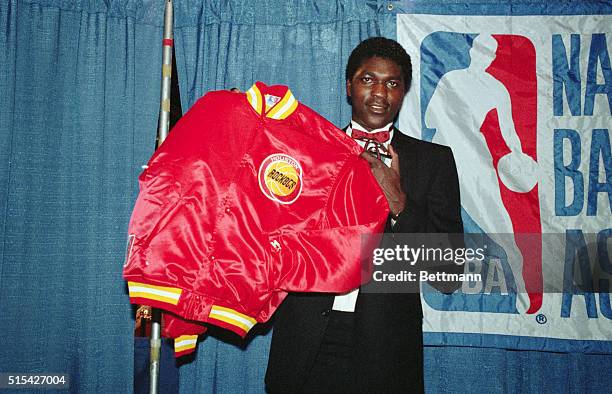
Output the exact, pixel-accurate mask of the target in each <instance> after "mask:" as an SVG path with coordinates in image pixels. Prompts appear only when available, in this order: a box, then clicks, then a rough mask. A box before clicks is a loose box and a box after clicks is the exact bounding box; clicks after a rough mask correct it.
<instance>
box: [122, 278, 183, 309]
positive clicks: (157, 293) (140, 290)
mask: <svg viewBox="0 0 612 394" xmlns="http://www.w3.org/2000/svg"><path fill="white" fill-rule="evenodd" d="M128 289H129V292H130V297H131V298H146V299H149V300H155V301H160V302H166V303H168V304H172V305H177V304H178V302H179V298H181V293H182V292H183V290H182V289H178V288H175V287H165V286H154V285H148V284H145V283H138V282H128Z"/></svg>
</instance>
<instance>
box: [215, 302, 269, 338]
mask: <svg viewBox="0 0 612 394" xmlns="http://www.w3.org/2000/svg"><path fill="white" fill-rule="evenodd" d="M208 316H209V317H211V318H213V319H217V320H221V321H223V322H226V323H228V324H231V325H233V326H236V327H238V328H240V329H242V330H243V331H245V332H249V330H250V329H251V328H253V326H254V325H255V324H256V323H257V320H255V319H253V318H252V317H250V316H247V315H245V314H242V313H240V312H236V311H235V310H233V309H230V308H225V307H222V306H218V305H213V306H212V308H211V309H210V314H209V315H208Z"/></svg>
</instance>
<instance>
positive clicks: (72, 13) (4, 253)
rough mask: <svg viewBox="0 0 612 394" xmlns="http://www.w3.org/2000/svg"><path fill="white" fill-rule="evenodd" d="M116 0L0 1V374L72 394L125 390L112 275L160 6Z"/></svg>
mask: <svg viewBox="0 0 612 394" xmlns="http://www.w3.org/2000/svg"><path fill="white" fill-rule="evenodd" d="M119 3H120V2H118V1H115V2H112V1H108V2H86V1H82V2H68V1H43V0H41V1H34V0H28V1H17V0H11V1H8V2H2V4H0V26H2V28H1V30H0V52H2V53H3V56H2V57H1V58H0V91H2V95H0V166H1V171H0V185H2V186H1V188H0V237H1V238H2V239H3V243H2V246H1V249H0V310H1V311H2V312H1V313H0V332H2V333H3V336H4V338H5V341H4V344H3V346H1V347H0V371H2V372H17V373H50V372H56V373H66V374H68V375H69V376H70V380H71V382H70V385H71V391H72V392H109V393H110V392H113V393H119V392H131V390H132V366H133V335H132V332H133V319H132V312H131V307H130V306H129V301H128V297H127V295H126V290H125V285H124V282H123V280H122V278H121V270H122V263H123V259H124V252H125V240H126V229H127V221H128V220H129V216H130V212H131V208H132V205H133V201H134V199H135V196H136V193H137V179H136V178H137V176H138V174H139V173H140V171H141V169H140V166H141V165H143V164H145V163H146V161H147V159H148V157H149V156H150V154H151V153H152V151H153V148H154V144H155V134H156V123H157V113H158V107H159V86H160V82H159V81H160V69H161V35H162V30H161V24H162V23H163V22H162V21H163V3H162V4H161V5H159V4H158V5H156V6H155V7H153V4H152V2H145V1H141V2H135V1H134V2H123V3H124V4H119ZM119 5H122V6H124V7H119ZM94 6H95V7H94ZM92 7H94V8H92ZM130 7H131V8H130ZM152 15H157V16H159V17H160V18H161V19H159V22H160V23H150V22H151V20H152V19H153V18H152Z"/></svg>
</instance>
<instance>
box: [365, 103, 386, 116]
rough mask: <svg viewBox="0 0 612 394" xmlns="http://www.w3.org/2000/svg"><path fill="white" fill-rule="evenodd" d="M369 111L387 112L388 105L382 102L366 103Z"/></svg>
mask: <svg viewBox="0 0 612 394" xmlns="http://www.w3.org/2000/svg"><path fill="white" fill-rule="evenodd" d="M368 108H369V109H370V111H372V112H374V113H377V114H381V113H385V112H387V108H388V105H384V104H368Z"/></svg>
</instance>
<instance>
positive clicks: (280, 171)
mask: <svg viewBox="0 0 612 394" xmlns="http://www.w3.org/2000/svg"><path fill="white" fill-rule="evenodd" d="M258 179H259V188H260V189H261V191H262V192H263V194H264V195H265V196H266V197H268V198H269V199H270V200H272V201H276V202H278V203H280V204H292V203H294V202H295V200H297V198H298V197H299V196H300V193H301V192H302V167H301V166H300V164H299V163H298V161H297V160H295V159H294V158H293V157H291V156H288V155H285V154H283V153H275V154H273V155H270V156H268V157H266V158H265V159H264V161H263V162H262V163H261V165H260V166H259V173H258Z"/></svg>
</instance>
